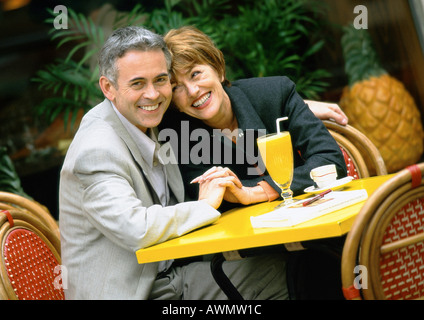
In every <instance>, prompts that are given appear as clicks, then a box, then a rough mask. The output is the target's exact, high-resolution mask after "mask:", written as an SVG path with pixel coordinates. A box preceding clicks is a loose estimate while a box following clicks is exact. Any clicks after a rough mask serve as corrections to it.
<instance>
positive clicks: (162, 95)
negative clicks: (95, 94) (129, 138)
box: [101, 50, 172, 132]
mask: <svg viewBox="0 0 424 320" xmlns="http://www.w3.org/2000/svg"><path fill="white" fill-rule="evenodd" d="M116 65H117V68H118V78H117V88H115V87H114V86H113V85H110V86H109V90H108V94H106V93H105V94H106V96H107V98H108V99H109V100H111V101H112V102H113V103H114V105H115V107H116V108H117V109H118V111H119V112H120V113H121V114H122V115H123V116H124V117H125V118H127V119H128V120H129V121H130V122H131V123H132V124H134V125H135V126H136V127H137V128H139V129H140V130H142V131H143V132H146V130H147V128H153V127H156V126H157V125H158V124H159V123H160V122H161V120H162V117H163V114H164V113H165V111H166V109H167V108H168V106H169V103H170V102H171V98H172V86H171V82H170V79H169V74H168V70H167V67H166V60H165V55H164V53H163V52H162V50H154V51H138V50H131V51H128V52H127V53H126V54H125V55H124V56H123V57H122V58H119V59H118V60H117V61H116ZM101 81H102V80H101ZM103 91H104V90H103ZM104 92H105V91H104Z"/></svg>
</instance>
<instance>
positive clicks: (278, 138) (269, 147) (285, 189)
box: [257, 131, 293, 205]
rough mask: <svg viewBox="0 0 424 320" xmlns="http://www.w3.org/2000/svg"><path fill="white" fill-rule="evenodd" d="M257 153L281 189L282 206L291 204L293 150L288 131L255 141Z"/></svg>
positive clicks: (265, 136) (268, 135)
mask: <svg viewBox="0 0 424 320" xmlns="http://www.w3.org/2000/svg"><path fill="white" fill-rule="evenodd" d="M257 142H258V148H259V152H260V154H261V157H262V159H263V162H264V164H265V166H266V169H267V170H268V173H269V175H270V176H271V178H272V180H273V181H274V182H275V183H276V184H277V185H278V186H279V187H280V188H281V196H282V197H283V199H284V202H283V204H284V205H287V204H290V203H293V199H292V196H293V192H292V191H291V190H290V186H291V183H292V180H293V149H292V142H291V136H290V133H289V132H288V131H281V132H278V133H271V134H267V135H264V136H261V137H259V138H258V139H257Z"/></svg>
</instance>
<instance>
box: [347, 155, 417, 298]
mask: <svg viewBox="0 0 424 320" xmlns="http://www.w3.org/2000/svg"><path fill="white" fill-rule="evenodd" d="M423 173H424V163H420V164H418V165H413V166H409V167H407V168H405V169H404V170H401V171H399V172H398V173H397V174H396V175H395V176H393V178H391V179H389V180H388V181H386V182H385V183H384V184H383V185H381V186H380V187H379V188H378V189H377V190H376V191H375V192H374V193H373V194H372V195H371V196H370V197H369V198H368V200H367V201H366V203H365V204H364V206H363V207H362V209H361V211H360V213H359V214H358V217H357V218H356V219H355V221H354V223H353V225H352V228H351V231H350V232H349V233H348V236H347V238H346V242H345V245H344V248H343V255H342V285H343V292H344V296H345V298H346V299H366V300H372V299H378V300H383V299H391V300H392V299H393V300H397V299H423V298H424V180H423ZM355 268H356V270H355ZM358 271H361V273H358ZM354 272H355V273H354ZM359 280H361V281H359Z"/></svg>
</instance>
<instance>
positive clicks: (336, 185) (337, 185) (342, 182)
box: [303, 177, 353, 193]
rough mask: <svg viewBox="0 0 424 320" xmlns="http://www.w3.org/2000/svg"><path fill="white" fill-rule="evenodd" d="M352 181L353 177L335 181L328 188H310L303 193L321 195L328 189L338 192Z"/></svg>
mask: <svg viewBox="0 0 424 320" xmlns="http://www.w3.org/2000/svg"><path fill="white" fill-rule="evenodd" d="M352 180H353V177H345V178H342V179H338V180H336V181H334V182H333V183H332V184H330V185H328V186H326V187H325V188H315V186H310V187H308V188H306V189H305V190H303V191H304V192H305V193H320V192H323V191H325V190H328V189H332V190H337V189H339V188H341V187H343V186H344V185H346V184H348V183H349V182H351V181H352Z"/></svg>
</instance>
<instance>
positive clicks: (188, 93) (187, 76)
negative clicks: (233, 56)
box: [172, 64, 230, 122]
mask: <svg viewBox="0 0 424 320" xmlns="http://www.w3.org/2000/svg"><path fill="white" fill-rule="evenodd" d="M175 77H176V79H175V81H176V85H175V87H174V92H173V96H172V101H173V102H174V104H175V105H176V106H177V108H178V109H179V110H180V111H181V112H184V113H186V114H188V115H190V116H192V117H194V118H197V119H200V120H204V121H206V122H207V121H209V120H210V121H213V120H214V119H217V118H218V117H220V116H222V115H223V113H225V112H226V109H227V107H230V100H229V98H228V95H227V94H226V92H225V91H224V89H223V87H222V84H221V82H222V81H223V80H224V78H223V77H221V78H220V77H219V76H218V73H217V72H216V71H215V69H213V68H212V67H211V66H209V65H206V64H198V65H194V66H193V67H192V68H189V69H185V70H179V71H176V72H175Z"/></svg>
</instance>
